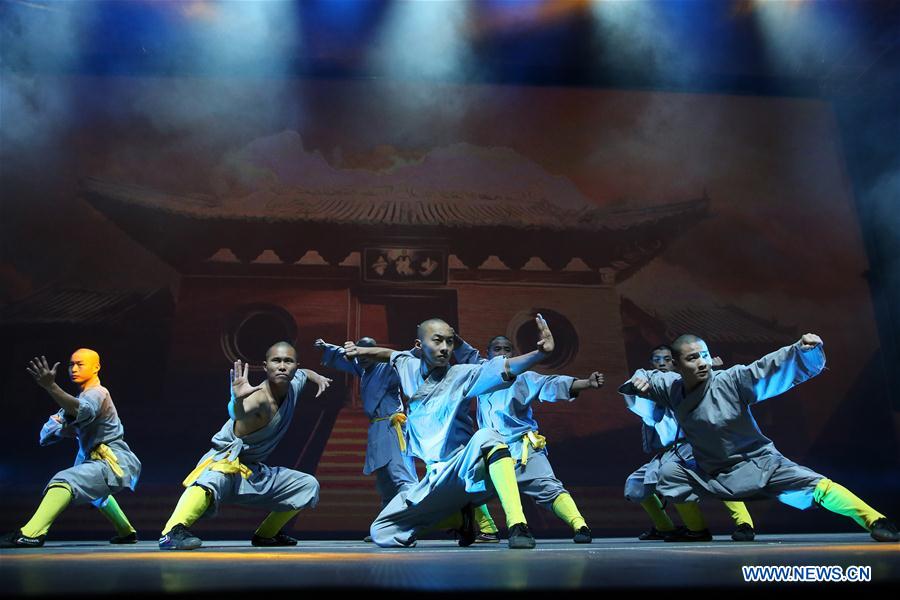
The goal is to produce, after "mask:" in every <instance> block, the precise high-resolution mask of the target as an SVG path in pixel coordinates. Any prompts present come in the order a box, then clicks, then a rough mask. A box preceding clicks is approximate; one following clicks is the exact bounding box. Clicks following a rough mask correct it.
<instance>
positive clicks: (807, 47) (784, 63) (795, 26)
mask: <svg viewBox="0 0 900 600" xmlns="http://www.w3.org/2000/svg"><path fill="white" fill-rule="evenodd" d="M750 16H751V17H752V18H753V19H755V22H756V26H757V28H758V30H759V33H760V35H761V36H762V38H763V40H764V52H765V55H766V59H767V60H768V62H769V64H770V65H771V66H772V67H774V69H775V70H776V71H777V72H779V73H780V74H781V75H782V76H795V75H797V74H798V73H799V74H801V75H803V76H804V77H826V76H827V75H828V74H829V73H828V71H827V69H832V68H834V64H833V62H831V61H826V60H825V59H826V57H827V56H834V55H835V54H836V53H837V54H841V55H844V56H845V57H847V58H850V55H851V53H853V52H854V49H855V48H858V47H859V46H860V45H859V44H858V43H857V41H856V40H857V38H856V36H857V35H858V34H859V27H858V22H857V18H858V16H859V15H858V14H857V11H856V10H855V9H854V5H853V3H849V2H848V3H833V2H828V3H817V2H808V1H807V0H790V1H787V2H774V1H772V0H754V2H753V6H752V10H751V11H750Z"/></svg>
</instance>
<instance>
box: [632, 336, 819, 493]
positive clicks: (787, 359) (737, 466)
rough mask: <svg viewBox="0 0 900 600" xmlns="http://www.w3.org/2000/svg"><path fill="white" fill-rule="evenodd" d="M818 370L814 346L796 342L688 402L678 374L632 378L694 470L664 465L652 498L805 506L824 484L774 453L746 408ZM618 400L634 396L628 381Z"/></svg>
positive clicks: (713, 375) (711, 383)
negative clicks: (646, 385) (641, 382)
mask: <svg viewBox="0 0 900 600" xmlns="http://www.w3.org/2000/svg"><path fill="white" fill-rule="evenodd" d="M824 366H825V353H824V351H823V349H822V347H821V346H818V347H816V348H812V349H810V350H805V351H804V350H801V349H800V344H799V342H798V343H796V344H793V345H791V346H786V347H784V348H781V349H780V350H776V351H775V352H772V353H771V354H768V355H766V356H764V357H762V358H761V359H759V360H758V361H756V362H755V363H753V364H751V365H735V366H733V367H731V368H729V369H725V370H722V371H711V372H710V375H709V379H708V380H707V381H706V382H704V383H703V384H702V385H700V386H698V387H697V388H696V389H694V390H692V391H691V392H690V393H688V394H685V391H684V387H683V383H682V380H681V376H680V375H678V374H677V373H661V372H659V371H652V372H648V371H645V370H643V369H639V370H638V371H637V372H636V373H635V375H639V376H641V377H644V378H645V379H647V380H648V381H649V382H650V390H648V392H647V393H646V394H644V395H645V396H646V397H649V398H650V399H651V400H653V401H654V402H656V403H657V404H658V405H659V406H661V407H663V408H668V409H669V410H671V411H672V413H673V414H674V416H675V418H676V419H677V421H678V423H680V424H681V428H682V430H683V431H684V435H685V437H686V438H687V440H688V441H689V442H690V443H691V446H692V447H693V452H694V457H695V459H696V462H697V465H696V468H695V469H692V468H688V467H686V466H685V465H683V464H680V463H678V462H670V463H667V464H666V465H664V466H663V467H662V468H661V469H660V472H659V482H658V483H657V487H656V489H657V492H658V493H659V494H660V495H662V496H665V497H667V498H669V499H671V500H673V501H675V502H686V501H696V500H698V499H699V498H700V496H715V497H717V498H721V499H724V500H752V499H761V498H778V499H779V500H781V501H782V502H784V503H786V504H789V505H791V506H794V507H796V508H809V507H810V506H812V492H813V490H814V489H815V486H816V484H817V483H818V482H819V480H821V479H823V476H822V475H819V474H818V473H816V472H814V471H812V470H810V469H807V468H806V467H802V466H800V465H797V464H796V463H794V462H792V461H790V460H788V459H787V458H785V457H784V456H783V455H782V454H781V453H780V452H778V450H777V449H776V448H775V445H774V444H773V443H772V441H771V440H770V439H769V438H767V437H766V436H764V435H763V434H762V432H761V431H760V429H759V426H758V425H757V424H756V420H755V419H754V418H753V414H752V413H751V411H750V408H751V406H752V405H753V404H755V403H757V402H761V401H763V400H766V399H767V398H771V397H773V396H777V395H779V394H782V393H784V392H786V391H787V390H789V389H791V388H792V387H793V386H795V385H797V384H799V383H802V382H804V381H806V380H808V379H810V378H812V377H815V376H816V375H818V374H819V373H820V372H821V371H822V369H823V368H824ZM619 392H620V393H622V394H627V395H638V394H637V390H635V389H634V386H633V385H632V384H631V382H630V381H629V382H626V383H625V384H623V385H622V386H621V387H620V388H619Z"/></svg>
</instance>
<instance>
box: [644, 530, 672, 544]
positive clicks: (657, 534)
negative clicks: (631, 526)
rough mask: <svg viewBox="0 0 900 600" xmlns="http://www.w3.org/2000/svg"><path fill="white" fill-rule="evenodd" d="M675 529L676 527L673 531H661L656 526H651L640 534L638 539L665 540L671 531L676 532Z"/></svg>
mask: <svg viewBox="0 0 900 600" xmlns="http://www.w3.org/2000/svg"><path fill="white" fill-rule="evenodd" d="M674 531H675V530H674V529H673V530H672V531H660V530H659V529H657V528H656V527H651V528H650V529H648V530H647V531H645V532H644V533H642V534H641V535H639V536H638V539H639V540H642V541H647V540H664V539H666V536H667V535H668V534H670V533H672V532H674Z"/></svg>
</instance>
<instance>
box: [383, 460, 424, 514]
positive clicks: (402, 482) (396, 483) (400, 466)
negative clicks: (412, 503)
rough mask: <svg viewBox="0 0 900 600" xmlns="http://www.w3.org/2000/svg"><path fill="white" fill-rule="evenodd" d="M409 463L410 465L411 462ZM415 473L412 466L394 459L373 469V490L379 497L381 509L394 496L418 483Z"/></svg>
mask: <svg viewBox="0 0 900 600" xmlns="http://www.w3.org/2000/svg"><path fill="white" fill-rule="evenodd" d="M409 462H410V463H412V460H410V461H409ZM415 473H416V471H415V467H414V466H413V465H411V464H407V463H406V461H402V460H400V461H398V460H395V459H392V460H391V461H390V462H388V463H387V464H386V465H384V466H383V467H379V468H377V469H375V489H376V490H378V495H379V496H381V508H384V507H385V506H387V505H388V502H390V501H391V499H392V498H393V497H394V496H396V495H397V494H399V493H400V492H402V491H404V490H407V489H408V488H410V487H412V486H414V485H415V484H416V483H418V479H416V477H415Z"/></svg>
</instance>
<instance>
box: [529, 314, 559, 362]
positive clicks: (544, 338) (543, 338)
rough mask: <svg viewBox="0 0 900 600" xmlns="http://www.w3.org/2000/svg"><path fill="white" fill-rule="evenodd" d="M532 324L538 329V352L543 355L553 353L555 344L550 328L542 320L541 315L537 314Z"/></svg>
mask: <svg viewBox="0 0 900 600" xmlns="http://www.w3.org/2000/svg"><path fill="white" fill-rule="evenodd" d="M534 322H535V323H536V324H537V328H538V343H537V347H538V350H539V351H540V352H542V353H544V354H550V353H551V352H553V350H554V348H556V344H555V343H554V341H553V334H552V333H551V332H550V326H549V325H547V321H545V320H544V317H542V316H541V313H538V314H537V317H535V319H534Z"/></svg>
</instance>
